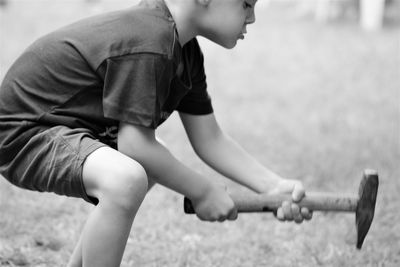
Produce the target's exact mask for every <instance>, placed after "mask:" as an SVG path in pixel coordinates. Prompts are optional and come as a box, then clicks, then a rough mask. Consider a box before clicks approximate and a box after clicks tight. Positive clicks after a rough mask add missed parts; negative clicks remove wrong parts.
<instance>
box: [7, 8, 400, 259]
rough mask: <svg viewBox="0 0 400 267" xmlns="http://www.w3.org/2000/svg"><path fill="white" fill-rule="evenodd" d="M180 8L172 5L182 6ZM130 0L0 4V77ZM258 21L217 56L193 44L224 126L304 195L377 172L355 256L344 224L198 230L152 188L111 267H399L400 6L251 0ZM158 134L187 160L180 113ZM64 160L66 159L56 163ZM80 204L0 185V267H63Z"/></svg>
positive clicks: (252, 223)
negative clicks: (45, 41) (23, 57)
mask: <svg viewBox="0 0 400 267" xmlns="http://www.w3.org/2000/svg"><path fill="white" fill-rule="evenodd" d="M182 1H183V0H182ZM136 2H137V1H132V0H0V81H1V80H2V78H3V77H4V75H5V73H6V71H7V70H8V68H9V67H10V65H11V64H12V63H13V62H14V61H15V59H16V58H17V57H18V56H19V55H20V54H21V52H22V51H23V50H24V49H25V48H26V47H27V46H28V45H29V44H31V43H32V42H33V41H34V40H35V39H37V38H38V37H40V36H41V35H43V34H46V33H48V32H50V31H52V30H55V29H57V28H59V27H61V26H63V25H66V24H68V23H71V22H73V21H75V20H78V19H80V18H83V17H87V16H91V15H95V14H98V13H102V12H108V11H111V10H115V9H120V8H126V7H129V6H132V5H134V4H135V3H136ZM257 5H258V9H257V11H256V16H257V22H256V23H255V24H254V25H251V26H249V27H248V34H247V35H246V39H245V40H244V41H239V43H238V45H237V47H236V48H235V49H233V50H225V49H223V48H221V47H219V46H217V45H215V44H212V43H210V42H209V41H207V40H204V39H202V38H200V43H201V46H202V48H203V52H204V55H205V58H206V61H205V65H206V73H207V77H208V85H209V92H210V94H211V96H212V99H213V105H214V109H215V113H216V116H217V119H218V121H219V123H220V124H221V126H222V128H223V129H225V131H226V132H227V133H228V134H229V135H231V136H232V137H233V138H234V139H235V140H237V141H238V142H239V143H240V144H241V145H242V146H243V147H244V148H245V149H246V150H248V151H249V152H250V153H251V154H252V155H254V156H255V157H256V158H257V159H259V160H260V161H261V162H262V163H263V164H265V165H266V166H268V167H269V168H270V169H271V170H273V171H275V172H277V173H279V174H280V175H282V176H284V177H288V178H296V179H300V180H302V181H303V182H304V184H305V185H306V187H307V189H308V190H309V191H328V192H338V193H344V194H356V192H357V191H358V186H359V182H360V180H361V175H362V172H363V170H364V169H366V168H373V169H376V170H377V171H378V172H379V175H380V189H379V193H378V200H377V207H376V211H375V219H374V222H373V223H372V226H371V229H370V232H369V234H368V235H367V238H366V240H365V243H364V246H363V249H362V250H361V251H357V250H356V249H355V235H356V232H355V226H354V221H355V218H354V214H336V213H335V214H333V213H315V214H314V218H313V220H312V221H310V222H307V223H304V224H302V225H296V224H293V223H280V222H278V221H277V220H275V219H274V217H273V216H272V215H270V214H246V215H240V216H239V219H238V220H237V221H235V222H228V223H223V224H219V223H218V224H217V223H204V222H200V221H199V220H198V219H197V218H196V217H195V216H188V215H184V214H183V209H182V200H183V197H182V196H180V195H178V194H176V193H175V192H172V191H170V190H168V189H165V188H163V187H161V186H156V187H155V188H154V189H153V190H152V191H151V192H150V193H149V194H148V196H147V197H146V199H145V201H144V203H143V206H142V208H141V210H140V211H139V213H138V215H137V219H136V221H135V223H134V226H133V229H132V233H131V236H130V238H129V241H128V245H127V249H126V252H125V255H124V260H123V264H122V266H202V267H204V266H249V267H250V266H399V264H400V225H399V221H400V215H399V208H400V205H399V203H400V195H399V192H400V179H399V178H400V167H399V166H400V1H399V0H387V1H384V0H297V1H289V0H280V1H278V0H275V1H273V0H259V1H258V4H257ZM158 134H159V135H160V137H161V138H162V139H164V141H165V142H166V143H167V144H168V147H169V148H170V150H171V151H172V152H173V153H174V154H175V155H176V156H177V157H178V158H179V159H181V160H182V161H183V162H184V163H185V164H186V165H188V166H190V167H191V168H193V169H195V170H196V171H198V172H201V173H202V174H203V175H207V176H211V177H213V178H214V179H215V180H216V181H218V182H220V183H224V184H227V185H228V186H229V190H230V191H232V192H235V191H241V192H243V193H246V194H250V192H249V191H248V190H246V189H243V188H240V187H239V186H237V185H234V184H232V183H230V182H228V181H227V180H226V179H225V178H224V177H221V176H220V175H219V174H217V173H215V172H214V171H212V170H211V169H210V168H208V167H207V166H205V165H204V164H203V163H202V162H201V161H200V160H199V159H197V158H196V156H195V155H194V152H193V151H192V150H191V148H190V146H189V143H188V141H187V138H186V137H185V134H184V130H183V127H182V126H181V124H180V122H179V119H178V116H177V115H176V114H174V115H173V116H172V117H171V118H170V119H169V121H167V122H166V123H165V124H164V125H163V126H162V127H160V128H159V130H158ZM66 164H68V163H66ZM91 209H92V207H91V206H90V205H88V204H87V203H85V202H84V201H82V200H79V199H68V198H65V197H60V196H56V195H54V194H40V193H36V192H28V191H24V190H21V189H19V188H16V187H14V186H11V185H10V184H9V183H8V182H7V181H6V180H4V179H1V180H0V266H64V265H65V264H66V262H67V260H68V258H69V255H70V254H71V252H72V250H73V247H74V245H75V243H76V242H77V240H78V238H79V234H80V231H81V229H82V227H83V225H84V223H85V220H86V217H87V214H88V213H89V212H90V211H91Z"/></svg>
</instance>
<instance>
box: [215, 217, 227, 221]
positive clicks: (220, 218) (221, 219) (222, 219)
mask: <svg viewBox="0 0 400 267" xmlns="http://www.w3.org/2000/svg"><path fill="white" fill-rule="evenodd" d="M225 220H226V216H219V217H218V219H217V221H218V222H223V221H225Z"/></svg>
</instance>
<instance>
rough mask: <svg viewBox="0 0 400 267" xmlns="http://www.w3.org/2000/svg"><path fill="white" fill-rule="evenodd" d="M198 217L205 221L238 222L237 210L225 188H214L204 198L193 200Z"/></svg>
mask: <svg viewBox="0 0 400 267" xmlns="http://www.w3.org/2000/svg"><path fill="white" fill-rule="evenodd" d="M192 203H193V207H194V210H195V211H196V214H197V217H199V219H200V220H203V221H211V222H215V221H219V222H223V221H225V220H236V219H237V216H238V215H237V209H236V206H235V203H234V202H233V200H232V198H231V197H230V196H229V195H228V192H227V191H226V189H225V188H223V187H221V186H219V185H217V186H212V187H211V189H210V190H208V191H207V192H206V194H204V195H203V196H202V197H200V198H199V199H197V200H192Z"/></svg>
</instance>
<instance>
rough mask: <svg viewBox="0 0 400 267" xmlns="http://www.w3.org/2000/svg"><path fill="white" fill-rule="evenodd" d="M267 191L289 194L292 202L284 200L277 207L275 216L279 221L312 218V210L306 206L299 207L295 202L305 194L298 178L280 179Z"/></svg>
mask: <svg viewBox="0 0 400 267" xmlns="http://www.w3.org/2000/svg"><path fill="white" fill-rule="evenodd" d="M269 193H271V194H288V193H289V194H291V195H292V200H293V201H292V202H289V201H284V202H283V203H282V206H281V207H280V208H278V210H277V213H276V218H277V219H278V220H280V221H295V222H296V223H302V222H303V220H310V219H311V218H312V211H310V210H308V208H305V207H302V208H300V207H299V205H297V204H296V202H299V201H300V200H301V199H302V198H303V197H304V196H305V189H304V186H303V184H302V182H300V181H299V180H290V179H282V180H280V181H279V182H278V183H277V185H276V186H275V188H274V189H272V190H271V191H270V192H269Z"/></svg>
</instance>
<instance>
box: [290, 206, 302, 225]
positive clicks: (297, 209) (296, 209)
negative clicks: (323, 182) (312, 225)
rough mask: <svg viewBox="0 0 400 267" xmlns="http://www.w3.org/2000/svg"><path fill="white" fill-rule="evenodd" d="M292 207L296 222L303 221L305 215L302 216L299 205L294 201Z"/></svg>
mask: <svg viewBox="0 0 400 267" xmlns="http://www.w3.org/2000/svg"><path fill="white" fill-rule="evenodd" d="M291 208H292V215H293V219H294V221H295V222H296V223H301V222H303V217H302V216H301V213H300V207H299V205H297V204H295V203H292V205H291Z"/></svg>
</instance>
